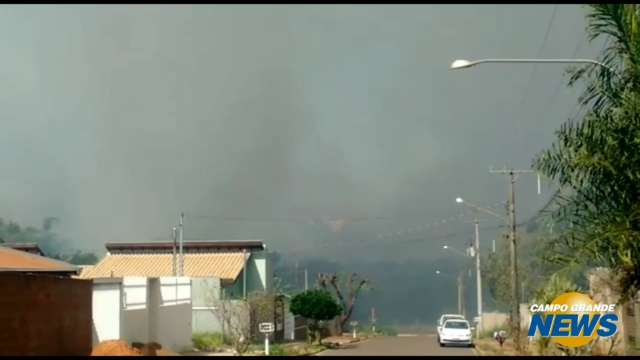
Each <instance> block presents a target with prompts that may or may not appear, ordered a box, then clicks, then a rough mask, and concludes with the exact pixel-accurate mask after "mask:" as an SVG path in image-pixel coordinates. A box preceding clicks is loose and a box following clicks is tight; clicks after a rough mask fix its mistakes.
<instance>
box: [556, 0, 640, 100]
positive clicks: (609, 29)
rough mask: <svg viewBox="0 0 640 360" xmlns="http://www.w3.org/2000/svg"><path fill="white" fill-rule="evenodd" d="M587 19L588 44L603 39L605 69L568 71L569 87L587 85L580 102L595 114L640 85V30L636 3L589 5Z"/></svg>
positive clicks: (594, 68) (587, 67)
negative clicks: (580, 84) (581, 82)
mask: <svg viewBox="0 0 640 360" xmlns="http://www.w3.org/2000/svg"><path fill="white" fill-rule="evenodd" d="M590 8H591V12H590V13H589V15H588V16H587V19H588V26H587V33H588V36H589V40H590V41H594V40H596V39H599V38H605V46H604V48H603V51H602V54H601V60H600V61H601V62H602V63H603V64H604V65H606V67H597V66H592V65H589V66H584V67H580V68H574V69H573V70H570V71H569V73H570V74H571V77H570V80H569V85H574V84H575V83H576V82H578V81H579V80H583V81H586V82H587V84H586V85H587V86H586V89H585V91H584V92H583V94H582V96H581V97H580V103H581V104H582V105H591V106H592V110H593V111H594V112H601V111H606V110H608V109H610V108H611V107H612V106H616V105H620V104H621V101H622V98H623V96H622V94H623V93H624V92H625V91H626V90H631V91H634V92H636V93H637V92H638V89H639V86H640V77H639V76H638V75H639V71H640V67H639V66H640V28H639V27H638V26H639V24H640V23H639V19H638V11H639V6H638V5H637V4H597V5H591V6H590Z"/></svg>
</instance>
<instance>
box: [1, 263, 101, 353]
mask: <svg viewBox="0 0 640 360" xmlns="http://www.w3.org/2000/svg"><path fill="white" fill-rule="evenodd" d="M0 289H2V295H0V329H1V330H0V355H17V356H20V355H43V356H44V355H59V356H60V355H65V356H71V355H81V356H86V355H89V354H90V353H91V338H92V326H91V307H92V304H91V298H92V295H91V292H92V283H91V281H89V280H80V279H70V278H63V277H57V276H52V275H26V274H21V273H0Z"/></svg>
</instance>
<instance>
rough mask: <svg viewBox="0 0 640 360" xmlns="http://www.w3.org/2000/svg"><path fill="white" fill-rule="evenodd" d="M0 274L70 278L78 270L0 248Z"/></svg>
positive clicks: (63, 264) (51, 260) (30, 254)
mask: <svg viewBox="0 0 640 360" xmlns="http://www.w3.org/2000/svg"><path fill="white" fill-rule="evenodd" d="M0 272H17V273H39V274H45V273H46V274H51V275H60V276H65V277H71V276H73V275H76V274H78V273H79V272H80V268H78V267H76V266H73V265H71V264H69V263H66V262H64V261H59V260H55V259H51V258H48V257H44V256H40V255H36V254H33V253H31V252H29V251H24V250H18V249H12V248H10V247H6V246H0Z"/></svg>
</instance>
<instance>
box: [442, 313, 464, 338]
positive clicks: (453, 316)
mask: <svg viewBox="0 0 640 360" xmlns="http://www.w3.org/2000/svg"><path fill="white" fill-rule="evenodd" d="M449 319H460V320H465V318H464V316H462V315H460V314H443V315H442V316H440V319H438V324H437V326H436V327H437V330H438V335H440V330H442V324H444V322H445V321H447V320H449Z"/></svg>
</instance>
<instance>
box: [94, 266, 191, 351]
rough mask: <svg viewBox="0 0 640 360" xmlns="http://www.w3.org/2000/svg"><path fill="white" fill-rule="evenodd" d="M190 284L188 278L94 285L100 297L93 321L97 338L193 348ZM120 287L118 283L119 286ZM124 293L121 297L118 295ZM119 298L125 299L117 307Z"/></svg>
mask: <svg viewBox="0 0 640 360" xmlns="http://www.w3.org/2000/svg"><path fill="white" fill-rule="evenodd" d="M190 284H191V282H190V280H189V279H188V278H172V277H171V278H149V279H147V278H141V277H125V278H123V279H122V286H121V287H119V286H118V287H116V286H113V285H112V286H111V287H107V286H105V285H103V284H100V283H96V284H94V294H98V295H99V296H98V298H97V299H96V301H97V302H96V304H97V305H98V304H99V305H100V306H99V307H96V308H95V309H94V310H95V311H94V314H93V318H94V325H96V326H95V327H96V331H95V333H96V334H97V335H96V336H97V337H98V338H99V339H100V341H102V340H103V338H102V336H101V334H111V335H108V336H107V335H105V337H111V336H114V334H115V333H116V327H117V325H116V324H118V323H119V337H117V338H119V339H122V340H125V341H127V342H129V343H132V342H143V343H144V342H151V341H155V342H158V343H160V344H162V346H163V347H164V348H168V349H171V350H174V351H180V350H182V349H184V348H190V347H191V334H192V323H191V322H192V318H191V317H192V310H191V307H192V305H191V285H190ZM118 285H119V284H118ZM120 291H121V293H122V294H123V295H122V296H119V295H115V293H119V292H120ZM116 298H119V299H122V301H119V302H118V305H119V306H117V307H116V306H114V303H115V302H116V300H115V299H116Z"/></svg>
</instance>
